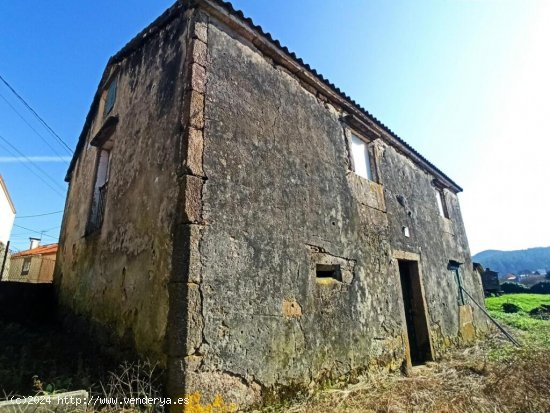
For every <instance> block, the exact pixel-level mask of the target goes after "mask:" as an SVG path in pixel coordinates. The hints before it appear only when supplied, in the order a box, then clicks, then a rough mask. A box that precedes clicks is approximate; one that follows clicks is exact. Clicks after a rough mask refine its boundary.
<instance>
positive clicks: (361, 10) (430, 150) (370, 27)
mask: <svg viewBox="0 0 550 413" xmlns="http://www.w3.org/2000/svg"><path fill="white" fill-rule="evenodd" d="M171 3H172V1H160V0H159V1H154V2H152V1H146V0H139V1H138V0H136V1H125V2H116V1H104V0H98V1H94V2H81V1H78V2H67V1H60V0H54V1H48V2H43V1H27V2H15V1H14V2H2V3H1V4H0V38H1V39H2V42H1V43H0V75H2V76H3V77H4V78H5V79H6V80H7V81H8V82H9V83H10V84H11V85H12V86H13V87H14V88H15V89H16V90H17V91H18V92H19V93H20V94H21V95H22V96H23V97H24V98H25V99H26V100H27V102H28V103H29V104H30V105H31V106H32V107H33V108H34V109H35V110H36V111H37V112H38V113H39V114H40V116H42V117H43V118H44V119H45V120H46V122H47V123H48V124H49V125H50V126H51V127H52V128H53V129H54V130H55V131H56V132H57V134H59V136H60V137H61V138H62V139H63V140H64V141H65V142H67V144H68V145H69V146H70V147H71V148H74V147H75V145H76V139H77V137H78V135H79V133H80V131H81V128H82V125H83V123H84V118H85V116H86V114H87V112H88V109H89V105H90V103H91V100H92V97H93V95H94V93H95V90H96V87H97V83H98V81H99V79H100V76H101V74H102V71H103V69H104V66H105V64H106V62H107V60H108V58H109V56H111V55H112V54H114V53H115V52H116V51H117V50H119V49H120V48H121V47H122V46H123V45H124V44H125V43H126V42H127V41H129V40H130V39H131V38H132V37H133V36H134V35H135V34H137V33H138V32H139V31H140V30H141V29H143V28H144V27H145V26H146V25H147V24H149V23H150V22H151V21H153V20H154V19H155V18H156V17H157V16H158V15H160V14H161V13H162V12H163V11H164V10H165V9H166V8H167V7H169V6H170V5H171ZM233 4H234V6H235V7H236V8H238V9H241V10H243V11H244V13H245V15H247V16H249V17H251V18H252V19H253V20H254V21H255V22H256V23H257V24H260V25H261V26H262V27H263V28H264V30H266V31H269V32H270V33H272V34H273V35H274V37H275V38H277V39H279V40H280V41H281V42H282V43H283V44H285V45H286V46H288V47H289V48H290V49H291V50H293V51H294V52H296V53H297V54H298V55H299V56H300V57H302V58H303V59H304V60H305V61H306V62H308V63H309V64H310V65H311V66H313V67H314V68H316V69H317V70H318V71H319V72H321V73H322V74H323V75H324V76H325V77H327V78H329V79H330V80H331V81H332V82H333V83H335V84H336V85H337V86H338V87H340V88H341V89H342V90H344V91H345V92H346V93H347V94H348V95H350V96H351V97H352V98H354V99H355V100H356V101H357V102H359V103H360V104H361V105H362V106H363V107H365V108H366V109H368V110H369V111H370V112H371V113H372V114H374V115H375V116H376V117H378V118H379V119H380V120H381V121H382V122H384V123H385V124H386V125H388V126H389V127H390V128H391V129H392V130H393V131H395V132H396V133H397V134H398V135H399V136H401V137H402V138H403V139H405V140H406V141H407V142H408V143H410V144H411V145H412V146H413V147H415V148H416V149H417V150H418V151H419V152H420V153H422V154H423V155H424V156H426V157H427V158H428V159H429V160H430V161H432V162H433V163H434V164H435V165H437V166H438V167H439V168H440V169H442V170H443V171H444V172H446V173H447V174H448V175H449V176H450V177H451V178H453V179H454V180H455V181H456V182H457V183H458V184H460V185H461V186H463V187H464V193H462V194H461V195H460V200H461V205H462V212H463V216H464V220H465V223H466V229H467V232H468V237H469V241H470V246H471V249H472V252H473V253H475V252H478V251H481V250H483V249H488V248H491V249H519V248H527V247H534V246H548V245H550V239H549V236H548V233H549V230H550V219H549V218H548V212H547V210H548V205H549V204H550V202H549V201H550V199H549V198H550V196H549V195H548V189H547V188H548V182H549V178H550V172H549V171H550V168H549V167H548V153H549V151H550V145H549V143H548V140H549V139H548V138H549V137H550V136H549V132H550V128H549V126H548V124H547V123H548V120H549V119H550V104H549V103H548V102H549V100H548V98H547V97H548V96H550V81H549V78H550V76H549V73H550V58H549V56H548V55H549V54H548V45H547V41H548V39H549V38H550V27H547V26H550V25H548V22H549V21H550V3H548V2H544V1H526V0H517V1H513V0H509V1H492V0H487V1H464V0H463V1H439V0H438V1H435V0H434V1H415V2H410V1H392V2H388V1H384V0H380V1H359V0H348V1H347V2H342V1H336V0H325V1H322V2H321V1H318V0H317V1H314V0H301V1H293V0H282V1H281V0H280V1H267V0H235V1H233ZM5 100H7V101H8V102H9V103H7V102H6V101H5ZM10 105H11V106H13V108H15V110H16V111H17V112H19V115H21V116H22V117H23V118H24V119H25V120H24V121H23V120H22V119H21V118H20V116H19V115H18V114H17V113H16V112H15V111H14V110H13V108H12V107H10ZM27 123H28V124H30V125H31V126H29V125H28V124H27ZM31 127H32V128H34V129H35V130H36V132H35V131H33V129H31ZM39 135H41V137H40V136H39ZM0 137H3V138H4V139H5V140H2V139H1V138H0V174H2V175H3V177H4V179H5V181H6V182H7V185H8V188H9V190H10V192H11V195H12V198H13V200H14V203H15V206H16V209H17V215H18V217H21V218H17V219H16V225H18V227H14V229H13V232H12V245H13V246H14V247H15V248H17V249H24V248H26V247H27V245H28V237H29V236H31V235H38V234H39V233H40V232H41V231H45V233H44V237H43V242H44V243H46V242H54V241H55V240H56V239H57V237H58V235H59V227H60V225H61V217H62V214H60V213H57V214H52V215H47V216H41V217H35V218H24V217H25V216H28V215H35V214H43V213H50V212H56V211H60V210H62V209H63V205H64V195H63V192H64V191H65V190H66V184H65V183H64V181H63V178H64V175H65V171H66V169H67V163H66V162H67V161H66V159H67V158H66V157H67V156H68V155H69V153H68V151H66V150H65V148H64V147H63V146H62V145H61V144H59V143H58V142H57V141H56V140H55V138H54V137H53V136H52V135H51V134H50V133H49V132H48V131H47V130H46V129H45V128H44V127H43V126H41V125H40V124H39V122H38V121H37V120H36V119H34V118H33V117H32V115H31V114H30V113H29V112H28V111H27V110H26V109H25V108H24V107H23V106H22V105H21V103H20V102H19V101H18V100H17V99H16V98H15V97H14V96H13V94H12V93H11V92H10V91H9V89H7V88H6V87H5V85H3V84H0ZM44 140H45V141H46V142H47V143H48V145H47V144H46V143H45V142H44ZM6 141H8V142H9V143H10V144H11V145H13V146H14V147H16V148H17V150H19V151H20V152H21V153H23V154H24V155H25V156H27V157H42V158H33V159H35V162H34V163H33V164H31V163H29V162H13V159H11V158H13V157H14V156H19V155H18V154H17V153H15V154H14V153H10V152H8V151H7V149H10V150H11V152H13V149H12V148H11V147H9V146H8V144H7V143H6ZM7 157H8V158H10V159H7ZM9 160H11V161H9ZM8 161H9V162H8ZM33 165H38V167H39V168H40V170H36V169H34V171H35V172H36V173H37V174H38V175H40V176H41V178H42V179H43V180H46V181H47V182H48V183H49V186H47V185H46V184H45V183H44V182H43V181H42V180H40V179H39V178H38V177H37V176H36V175H33V174H32V173H31V172H30V171H29V169H28V168H31V169H32V168H34V166H33ZM21 227H24V228H21ZM31 230H32V231H35V232H32V231H31Z"/></svg>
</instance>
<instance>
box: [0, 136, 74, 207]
mask: <svg viewBox="0 0 550 413" xmlns="http://www.w3.org/2000/svg"><path fill="white" fill-rule="evenodd" d="M0 140H3V141H4V142H6V143H7V144H8V145H9V146H10V147H12V148H13V149H14V150H15V151H16V153H14V152H13V151H11V150H10V149H9V148H6V147H5V146H3V145H2V144H0V146H1V147H3V148H4V149H5V150H6V151H7V152H9V153H10V154H11V155H14V156H16V154H19V155H20V156H22V157H23V158H25V159H27V160H28V161H29V163H30V164H31V165H32V166H34V167H35V168H36V169H37V170H38V171H40V173H43V174H44V175H45V176H46V177H48V178H49V179H50V180H52V181H53V182H54V183H55V184H57V182H56V181H55V180H54V179H53V178H52V177H51V176H50V175H48V174H47V173H46V172H45V171H44V170H43V169H42V168H40V167H39V166H38V165H36V164H35V163H34V162H33V161H32V160H30V159H29V158H28V157H27V156H25V155H23V154H22V153H21V152H20V151H19V150H17V148H15V147H14V146H13V145H12V144H10V143H9V142H8V141H7V140H6V139H5V138H4V137H3V136H2V135H0ZM23 166H24V167H25V168H27V169H28V170H29V171H30V172H31V173H32V174H33V175H35V176H36V177H37V178H38V179H40V180H41V181H42V182H43V183H44V184H45V185H46V186H48V187H49V188H50V189H51V190H52V191H54V192H55V193H56V194H58V195H59V196H62V197H65V194H64V193H63V192H62V191H65V189H64V188H62V187H61V186H58V188H62V191H60V190H59V189H58V188H56V187H54V186H53V185H52V184H50V183H49V182H48V181H46V180H45V179H44V178H43V177H42V175H40V174H38V173H37V172H36V171H34V170H33V169H31V168H30V167H29V165H28V164H27V163H26V162H24V163H23Z"/></svg>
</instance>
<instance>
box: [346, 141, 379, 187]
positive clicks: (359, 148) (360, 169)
mask: <svg viewBox="0 0 550 413" xmlns="http://www.w3.org/2000/svg"><path fill="white" fill-rule="evenodd" d="M349 146H350V158H351V162H352V168H353V172H355V173H356V174H357V175H359V176H360V177H362V178H365V179H368V180H369V181H372V182H376V181H375V178H374V172H373V162H372V154H371V150H370V147H369V142H368V141H367V140H366V139H364V138H362V137H361V136H360V135H359V134H357V133H355V132H353V131H350V139H349Z"/></svg>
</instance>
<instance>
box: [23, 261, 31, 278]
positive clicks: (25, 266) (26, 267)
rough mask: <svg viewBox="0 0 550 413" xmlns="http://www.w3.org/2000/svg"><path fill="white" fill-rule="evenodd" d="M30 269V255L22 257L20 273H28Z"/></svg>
mask: <svg viewBox="0 0 550 413" xmlns="http://www.w3.org/2000/svg"><path fill="white" fill-rule="evenodd" d="M30 269H31V257H27V258H24V259H23V267H22V268H21V275H28V274H29V271H30Z"/></svg>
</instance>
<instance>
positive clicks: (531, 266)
mask: <svg viewBox="0 0 550 413" xmlns="http://www.w3.org/2000/svg"><path fill="white" fill-rule="evenodd" d="M472 259H473V261H474V262H479V263H480V264H481V265H483V268H487V267H489V268H490V269H491V270H493V271H498V272H499V273H500V275H504V274H506V273H509V272H513V273H514V274H516V273H518V272H519V271H522V270H531V271H536V270H538V269H542V268H544V269H546V270H547V271H548V270H550V247H538V248H528V249H526V250H517V251H498V250H487V251H482V252H480V253H478V254H476V255H474V256H473V257H472Z"/></svg>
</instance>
